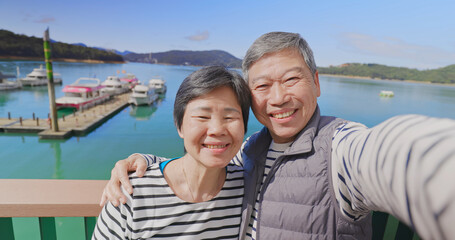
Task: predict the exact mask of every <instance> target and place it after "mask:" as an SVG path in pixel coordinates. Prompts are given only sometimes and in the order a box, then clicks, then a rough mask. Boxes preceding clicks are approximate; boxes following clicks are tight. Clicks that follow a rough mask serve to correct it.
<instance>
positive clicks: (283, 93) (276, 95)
mask: <svg viewBox="0 0 455 240" xmlns="http://www.w3.org/2000/svg"><path fill="white" fill-rule="evenodd" d="M269 97H270V98H269V102H270V104H273V105H281V104H283V103H285V102H287V98H288V96H287V89H286V86H284V85H283V84H282V83H280V82H275V83H274V84H273V85H272V88H271V91H270V96H269Z"/></svg>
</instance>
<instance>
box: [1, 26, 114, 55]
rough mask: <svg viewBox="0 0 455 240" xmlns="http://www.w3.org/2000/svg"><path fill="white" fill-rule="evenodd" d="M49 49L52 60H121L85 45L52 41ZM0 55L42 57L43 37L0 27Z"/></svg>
mask: <svg viewBox="0 0 455 240" xmlns="http://www.w3.org/2000/svg"><path fill="white" fill-rule="evenodd" d="M51 49H52V58H53V59H54V60H59V59H61V60H64V59H66V60H75V61H78V60H80V61H87V60H88V61H105V62H123V58H122V56H120V55H118V54H116V53H113V52H109V51H103V50H100V49H96V48H90V47H85V46H79V45H72V44H67V43H61V42H52V44H51ZM0 57H16V58H24V59H27V58H30V59H36V58H43V59H44V50H43V39H42V38H37V37H29V36H25V35H19V34H15V33H13V32H10V31H7V30H1V29H0Z"/></svg>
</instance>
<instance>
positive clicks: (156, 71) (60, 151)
mask: <svg viewBox="0 0 455 240" xmlns="http://www.w3.org/2000/svg"><path fill="white" fill-rule="evenodd" d="M40 64H44V63H42V62H35V61H0V71H2V72H3V73H15V72H16V66H19V67H20V72H21V75H20V76H21V77H24V76H25V75H26V74H27V73H29V72H31V71H32V69H33V68H37V67H39V65H40ZM53 67H54V72H58V73H60V74H61V76H62V78H63V85H62V86H56V88H55V92H56V97H60V96H62V95H63V93H62V88H63V86H64V85H66V84H70V83H72V82H74V81H75V80H76V79H77V78H79V77H97V78H99V79H100V80H101V81H103V80H104V79H105V78H106V77H107V76H109V75H115V74H117V72H122V71H123V70H124V71H126V72H128V73H133V74H135V75H136V76H137V77H138V78H139V80H141V81H147V80H149V79H150V78H152V77H153V76H156V75H159V76H161V77H162V78H163V79H165V80H166V84H167V87H168V91H167V93H166V96H165V97H164V98H163V99H162V100H161V101H160V102H159V103H157V104H155V105H153V106H150V107H148V106H147V107H139V108H137V107H131V106H130V107H127V108H125V109H124V110H123V111H121V112H120V113H119V114H117V115H116V116H114V117H113V118H111V119H109V120H108V121H107V122H105V123H104V124H103V125H101V126H100V127H98V128H97V129H95V130H94V131H92V132H91V133H89V134H88V135H86V136H83V137H72V138H70V139H67V140H39V138H38V136H37V135H36V134H9V133H0V164H1V166H2V167H0V178H28V179H35V178H36V179H52V178H57V179H108V178H109V176H110V170H111V168H112V167H113V165H114V163H115V162H116V161H117V160H119V159H123V158H125V157H127V156H128V155H129V154H131V153H134V152H143V153H153V154H156V155H160V156H165V157H176V156H181V155H182V154H183V141H182V140H181V139H180V138H179V136H178V134H177V132H176V130H175V127H174V124H173V119H172V109H173V103H174V98H175V93H176V91H177V89H178V86H179V85H180V83H181V81H182V80H183V79H184V78H185V77H186V76H188V75H189V74H190V73H191V72H193V71H194V70H196V69H198V68H196V67H189V66H166V65H151V64H142V63H125V64H86V63H63V62H54V64H53ZM120 75H121V74H120ZM320 84H321V92H322V94H321V97H320V98H319V106H320V108H321V112H322V114H324V115H334V116H338V117H342V118H345V119H348V120H353V121H359V122H362V123H364V124H365V125H367V126H374V125H376V124H378V123H380V122H382V121H384V120H385V119H387V118H389V117H391V116H395V115H398V114H407V113H416V114H425V115H429V116H435V117H448V118H452V119H455V87H451V86H438V85H426V84H416V83H405V82H392V81H379V80H364V79H351V78H338V77H327V76H320ZM381 90H392V91H394V92H395V97H393V98H381V97H379V96H378V94H379V92H380V91H381ZM8 112H10V113H11V116H12V117H13V118H17V117H19V116H22V117H24V118H31V117H32V114H33V113H35V114H36V116H37V117H39V118H41V119H43V118H47V114H48V112H49V103H48V94H47V88H46V87H40V88H26V89H22V90H17V91H11V92H4V91H3V92H0V118H6V117H7V116H8ZM260 128H261V125H260V124H259V123H258V122H257V121H256V119H255V118H254V115H253V114H252V113H251V114H250V122H249V131H248V133H247V135H250V134H251V133H253V132H255V131H257V130H259V129H260Z"/></svg>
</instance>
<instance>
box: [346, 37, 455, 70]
mask: <svg viewBox="0 0 455 240" xmlns="http://www.w3.org/2000/svg"><path fill="white" fill-rule="evenodd" d="M340 40H341V44H342V48H343V49H345V50H347V51H349V52H352V53H360V54H364V55H369V56H372V57H378V58H382V59H389V60H388V61H390V62H393V63H396V62H397V61H400V62H403V63H404V64H402V65H408V66H409V65H412V66H414V67H417V68H435V67H442V66H447V65H450V64H455V52H453V51H449V50H444V49H441V48H438V47H434V46H425V45H418V44H412V43H408V42H405V41H403V40H401V39H398V38H394V37H382V38H378V37H374V36H370V35H366V34H361V33H343V34H342V35H341V37H340Z"/></svg>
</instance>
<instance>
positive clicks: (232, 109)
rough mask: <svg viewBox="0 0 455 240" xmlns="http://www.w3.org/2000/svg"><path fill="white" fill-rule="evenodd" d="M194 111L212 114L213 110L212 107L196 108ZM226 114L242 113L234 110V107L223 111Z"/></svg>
mask: <svg viewBox="0 0 455 240" xmlns="http://www.w3.org/2000/svg"><path fill="white" fill-rule="evenodd" d="M193 110H195V111H198V110H199V111H204V112H211V111H212V108H211V107H195V108H194V109H193ZM223 110H224V111H225V112H238V113H240V111H239V110H238V109H236V108H233V107H225V108H224V109H223Z"/></svg>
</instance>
